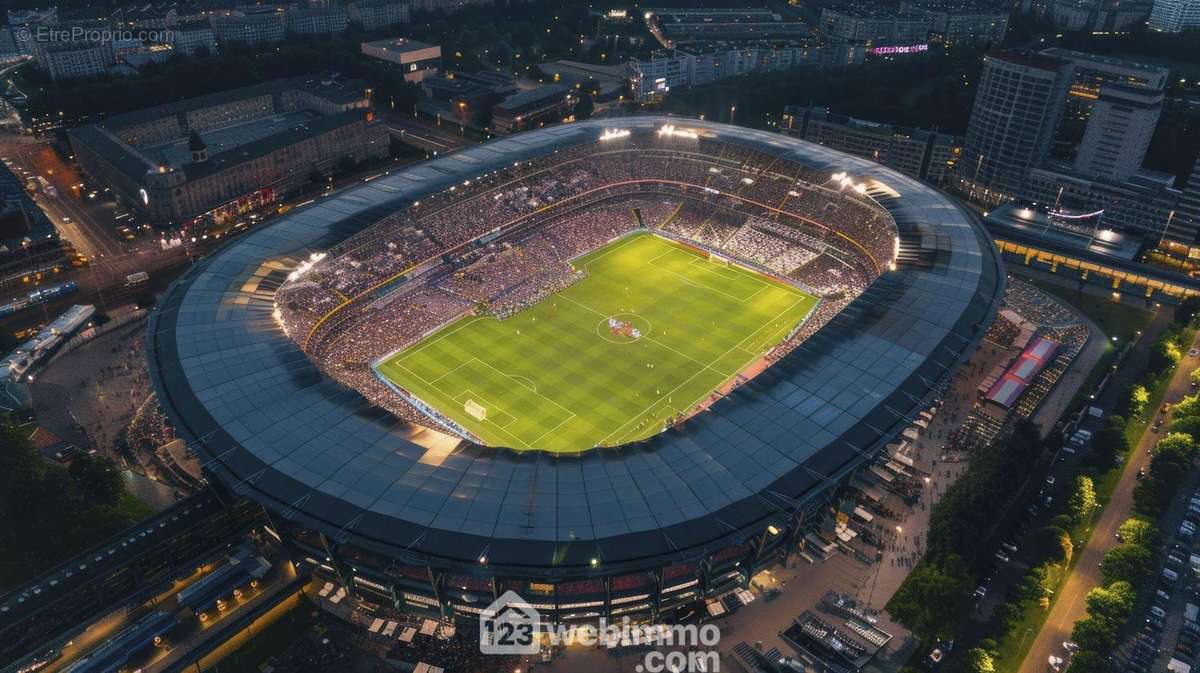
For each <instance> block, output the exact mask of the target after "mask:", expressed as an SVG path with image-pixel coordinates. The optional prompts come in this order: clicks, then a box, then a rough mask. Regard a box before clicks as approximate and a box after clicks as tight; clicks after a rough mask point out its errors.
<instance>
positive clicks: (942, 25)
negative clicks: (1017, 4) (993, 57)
mask: <svg viewBox="0 0 1200 673" xmlns="http://www.w3.org/2000/svg"><path fill="white" fill-rule="evenodd" d="M817 26H818V32H819V33H820V34H821V37H823V38H824V39H825V40H826V41H828V42H830V43H832V44H857V45H863V46H866V47H878V46H890V45H912V44H921V43H927V42H931V41H932V42H939V43H943V44H946V45H954V44H960V43H967V44H974V43H984V44H992V43H999V42H1000V41H1001V40H1003V39H1004V35H1005V34H1006V33H1007V32H1008V13H1007V12H1006V11H1001V10H998V9H996V8H994V7H991V6H988V5H986V4H984V3H981V2H957V3H950V2H948V1H947V0H917V1H908V2H902V3H901V4H900V7H899V8H893V7H886V6H881V5H878V4H870V3H864V2H849V3H836V4H835V3H827V4H824V5H822V6H821V8H820V15H819V19H818V21H817Z"/></svg>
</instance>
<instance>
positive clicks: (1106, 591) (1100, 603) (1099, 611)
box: [1084, 581, 1137, 629]
mask: <svg viewBox="0 0 1200 673" xmlns="http://www.w3.org/2000/svg"><path fill="white" fill-rule="evenodd" d="M1136 599H1137V592H1135V591H1134V590H1133V587H1132V586H1131V585H1130V584H1129V582H1124V581H1121V582H1113V583H1112V584H1109V585H1108V586H1103V587H1096V588H1095V589H1092V590H1091V591H1089V592H1088V594H1087V596H1086V597H1085V598H1084V602H1085V603H1086V605H1087V612H1088V614H1089V615H1091V616H1092V617H1093V618H1096V619H1106V620H1108V621H1109V622H1111V623H1112V624H1113V625H1114V627H1115V628H1118V629H1119V628H1120V627H1121V625H1122V624H1124V623H1125V620H1126V619H1128V618H1129V615H1130V613H1132V612H1133V602H1134V600H1136Z"/></svg>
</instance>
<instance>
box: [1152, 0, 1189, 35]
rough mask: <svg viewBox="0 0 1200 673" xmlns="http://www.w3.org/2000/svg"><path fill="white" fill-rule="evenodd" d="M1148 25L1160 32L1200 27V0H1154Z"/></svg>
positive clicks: (1175, 31)
mask: <svg viewBox="0 0 1200 673" xmlns="http://www.w3.org/2000/svg"><path fill="white" fill-rule="evenodd" d="M1148 25H1149V27H1150V30H1156V31H1158V32H1160V33H1180V32H1183V31H1185V30H1191V29H1193V28H1200V0H1154V9H1152V10H1151V11H1150V23H1149V24H1148Z"/></svg>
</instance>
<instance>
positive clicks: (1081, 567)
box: [1019, 340, 1197, 673]
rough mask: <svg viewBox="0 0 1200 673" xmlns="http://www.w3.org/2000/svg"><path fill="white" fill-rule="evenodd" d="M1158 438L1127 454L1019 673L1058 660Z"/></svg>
mask: <svg viewBox="0 0 1200 673" xmlns="http://www.w3.org/2000/svg"><path fill="white" fill-rule="evenodd" d="M1196 343H1197V340H1193V342H1192V345H1191V346H1189V348H1194V347H1195V346H1196ZM1196 364H1197V362H1196V359H1195V358H1190V357H1186V356H1185V358H1184V362H1183V363H1182V364H1180V366H1179V367H1178V368H1176V370H1175V373H1174V374H1173V375H1172V377H1171V382H1170V384H1169V385H1168V388H1167V394H1166V396H1165V398H1164V399H1165V400H1166V401H1170V402H1174V401H1177V400H1179V399H1180V398H1182V397H1183V396H1184V395H1186V394H1188V392H1189V391H1190V380H1189V376H1188V374H1189V372H1190V371H1191V370H1192V368H1194V367H1195V366H1196ZM1159 437H1161V435H1160V434H1159V433H1155V432H1152V431H1151V430H1150V429H1149V428H1147V430H1146V432H1145V433H1143V434H1142V437H1141V439H1139V440H1138V444H1137V447H1135V448H1134V450H1133V451H1132V452H1131V453H1130V454H1129V460H1128V461H1126V463H1125V469H1124V471H1123V472H1122V473H1121V479H1120V481H1119V482H1118V483H1117V487H1116V489H1115V490H1114V491H1113V493H1112V496H1111V497H1110V498H1109V500H1108V503H1107V504H1106V505H1105V507H1104V509H1103V510H1101V512H1100V516H1099V518H1098V519H1097V521H1096V523H1095V528H1094V530H1093V532H1092V537H1091V538H1090V539H1089V540H1088V543H1087V546H1086V547H1084V548H1083V550H1082V551H1080V552H1078V553H1079V561H1078V562H1077V563H1076V564H1075V568H1074V570H1072V571H1071V574H1070V575H1069V576H1068V577H1067V581H1066V582H1065V583H1063V585H1062V587H1061V588H1060V589H1059V597H1058V600H1057V601H1055V603H1054V607H1053V608H1051V610H1050V615H1049V617H1047V619H1046V623H1045V624H1044V625H1043V626H1042V630H1041V631H1040V632H1038V635H1037V637H1036V638H1035V639H1034V642H1033V646H1032V647H1031V648H1030V649H1029V654H1028V655H1027V656H1026V657H1025V661H1024V662H1022V664H1021V668H1020V669H1019V671H1020V673H1043V672H1044V671H1045V670H1046V666H1047V660H1048V658H1049V657H1050V655H1057V656H1063V649H1062V642H1063V641H1064V640H1070V638H1071V629H1072V628H1073V627H1074V626H1075V622H1077V621H1079V620H1080V619H1083V618H1084V617H1085V616H1086V615H1087V613H1086V610H1085V606H1084V597H1085V596H1086V595H1087V592H1088V591H1090V590H1092V589H1093V588H1094V587H1096V586H1098V585H1099V584H1100V561H1101V560H1102V559H1103V558H1104V554H1105V553H1106V552H1107V551H1108V550H1109V549H1112V548H1113V547H1114V546H1116V544H1117V541H1116V533H1117V528H1118V527H1119V526H1120V525H1121V522H1122V521H1124V520H1125V519H1126V518H1128V517H1129V512H1130V509H1131V507H1132V505H1133V488H1134V486H1135V485H1136V484H1137V471H1138V469H1139V468H1147V469H1148V468H1149V466H1150V457H1149V454H1148V451H1149V449H1150V448H1151V447H1153V446H1154V444H1155V442H1157V441H1158V439H1159Z"/></svg>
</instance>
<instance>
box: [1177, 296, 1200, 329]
mask: <svg viewBox="0 0 1200 673" xmlns="http://www.w3.org/2000/svg"><path fill="white" fill-rule="evenodd" d="M1197 315H1200V297H1197V296H1191V297H1188V298H1186V299H1184V300H1183V301H1181V302H1179V305H1178V306H1176V307H1175V313H1174V315H1172V316H1171V319H1172V320H1173V321H1175V323H1176V324H1179V325H1187V324H1190V323H1191V322H1192V321H1194V320H1195V319H1196V316H1197Z"/></svg>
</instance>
